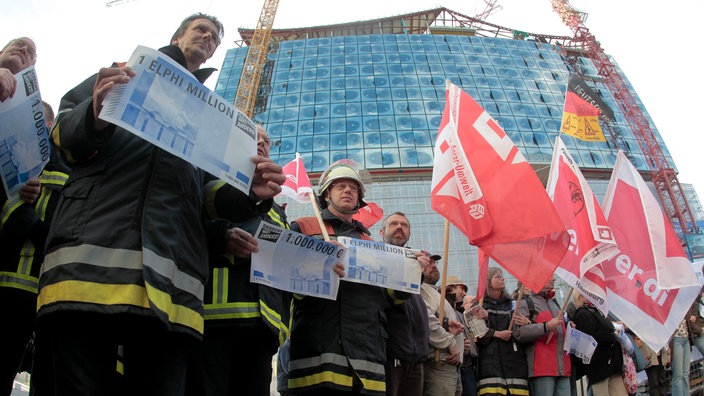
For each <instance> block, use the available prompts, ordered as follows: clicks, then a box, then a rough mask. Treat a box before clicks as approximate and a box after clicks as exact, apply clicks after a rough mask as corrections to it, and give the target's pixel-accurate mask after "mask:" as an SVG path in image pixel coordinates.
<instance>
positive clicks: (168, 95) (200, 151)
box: [100, 46, 257, 193]
mask: <svg viewBox="0 0 704 396" xmlns="http://www.w3.org/2000/svg"><path fill="white" fill-rule="evenodd" d="M127 66H129V67H131V68H132V69H133V70H134V71H135V72H136V73H137V75H136V76H135V77H133V78H132V79H130V82H129V83H127V84H118V85H116V86H115V87H114V88H113V89H111V90H110V92H109V93H108V95H107V97H106V98H105V100H104V101H103V110H102V111H101V112H100V118H101V119H103V120H105V121H108V122H110V123H113V124H115V125H118V126H120V127H122V128H124V129H126V130H128V131H130V132H132V133H134V134H135V135H137V136H139V137H141V138H143V139H145V140H147V141H148V142H150V143H152V144H154V145H156V146H158V147H160V148H162V149H164V150H166V151H168V152H169V153H171V154H173V155H176V156H178V157H180V158H182V159H184V160H186V161H188V162H190V163H191V164H193V165H195V166H197V167H199V168H201V169H203V170H204V171H206V172H209V173H210V174H212V175H214V176H216V177H218V178H220V179H222V180H224V181H226V182H227V183H229V184H231V185H233V186H235V187H237V188H238V189H240V190H241V191H243V192H244V193H249V188H250V185H251V182H252V175H253V174H254V166H255V165H254V163H253V162H252V161H251V157H253V156H255V155H256V154H257V128H256V125H255V124H254V122H253V121H252V120H250V119H249V118H248V117H247V116H245V115H244V113H242V112H241V111H239V110H238V109H236V108H234V107H233V106H232V105H231V104H230V103H228V102H227V101H226V100H225V99H223V98H222V97H221V96H219V95H218V94H216V93H215V92H211V91H210V90H209V89H208V88H207V87H205V86H204V85H203V84H201V83H200V82H198V80H196V79H195V78H194V77H193V75H192V74H191V73H189V72H188V71H187V70H186V69H185V68H183V67H182V66H181V65H179V64H177V63H176V62H175V61H173V60H172V59H171V58H169V57H168V56H166V55H164V54H162V53H160V52H158V51H155V50H153V49H150V48H146V47H142V46H139V47H137V49H136V50H135V51H134V53H133V54H132V56H131V57H130V60H129V61H128V62H127Z"/></svg>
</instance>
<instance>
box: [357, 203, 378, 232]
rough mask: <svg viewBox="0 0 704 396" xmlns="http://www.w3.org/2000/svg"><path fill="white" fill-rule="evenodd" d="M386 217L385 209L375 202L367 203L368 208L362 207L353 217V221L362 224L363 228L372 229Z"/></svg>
mask: <svg viewBox="0 0 704 396" xmlns="http://www.w3.org/2000/svg"><path fill="white" fill-rule="evenodd" d="M383 217H384V209H382V208H381V207H380V206H379V205H377V204H375V203H374V202H367V206H364V207H361V208H360V209H359V211H358V212H357V213H355V214H354V216H352V218H353V219H355V220H357V221H358V222H360V223H362V225H363V226H365V227H367V228H370V227H371V226H373V225H374V224H376V223H377V222H378V221H379V220H381V219H382V218H383Z"/></svg>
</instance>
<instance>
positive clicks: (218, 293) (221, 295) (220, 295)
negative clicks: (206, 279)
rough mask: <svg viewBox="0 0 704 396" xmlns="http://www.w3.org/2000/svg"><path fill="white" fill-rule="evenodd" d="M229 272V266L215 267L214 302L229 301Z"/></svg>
mask: <svg viewBox="0 0 704 396" xmlns="http://www.w3.org/2000/svg"><path fill="white" fill-rule="evenodd" d="M229 272H230V271H229V269H228V268H215V269H213V295H212V301H213V304H223V303H227V297H228V294H229V291H228V284H229Z"/></svg>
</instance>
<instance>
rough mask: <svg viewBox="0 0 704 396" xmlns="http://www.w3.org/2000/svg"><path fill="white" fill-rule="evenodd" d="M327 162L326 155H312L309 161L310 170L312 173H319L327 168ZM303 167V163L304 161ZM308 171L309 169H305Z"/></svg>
mask: <svg viewBox="0 0 704 396" xmlns="http://www.w3.org/2000/svg"><path fill="white" fill-rule="evenodd" d="M328 164H329V161H328V155H327V153H313V155H312V156H311V160H310V165H308V166H310V170H311V171H312V172H321V171H324V170H325V168H327V167H328ZM304 165H305V161H304ZM306 169H309V168H306Z"/></svg>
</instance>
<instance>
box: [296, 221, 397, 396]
mask: <svg viewBox="0 0 704 396" xmlns="http://www.w3.org/2000/svg"><path fill="white" fill-rule="evenodd" d="M321 214H322V216H323V220H324V221H325V224H326V229H327V231H328V233H329V235H330V236H331V237H333V236H347V237H352V238H358V239H371V238H370V237H369V236H368V232H369V231H367V229H366V228H364V227H363V226H362V225H361V224H360V223H358V222H357V221H353V222H352V223H349V222H346V221H343V220H342V219H340V218H338V217H336V216H335V215H333V214H332V213H331V212H330V211H329V210H328V209H325V210H323V211H322V213H321ZM291 229H292V230H294V231H299V232H302V233H303V234H307V235H314V236H319V235H320V234H321V230H320V227H319V225H318V223H317V220H316V219H315V218H312V217H307V218H302V219H298V220H297V221H295V222H293V223H291ZM331 231H332V232H331ZM394 297H395V296H394V293H393V291H392V290H387V289H384V288H381V287H375V286H369V285H365V284H360V283H353V282H344V281H342V282H340V288H339V290H338V293H337V300H335V301H332V300H327V299H322V298H315V297H301V296H298V295H295V296H294V304H293V305H294V308H293V325H292V328H291V351H290V355H291V361H290V363H289V381H288V389H289V392H292V393H295V392H296V391H298V392H300V391H310V390H316V389H325V388H327V389H334V390H339V391H351V390H354V391H356V392H358V393H359V394H366V395H384V394H385V392H386V384H385V373H384V363H386V340H387V338H388V335H387V333H386V325H387V320H386V313H385V310H386V309H387V308H388V307H389V306H390V305H391V304H393V303H399V302H401V301H399V300H395V299H394ZM404 298H407V296H405V297H404Z"/></svg>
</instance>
